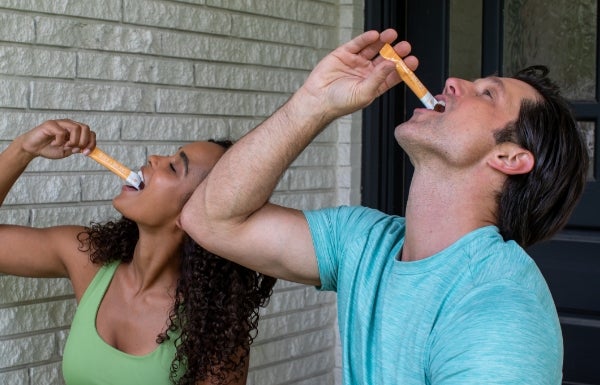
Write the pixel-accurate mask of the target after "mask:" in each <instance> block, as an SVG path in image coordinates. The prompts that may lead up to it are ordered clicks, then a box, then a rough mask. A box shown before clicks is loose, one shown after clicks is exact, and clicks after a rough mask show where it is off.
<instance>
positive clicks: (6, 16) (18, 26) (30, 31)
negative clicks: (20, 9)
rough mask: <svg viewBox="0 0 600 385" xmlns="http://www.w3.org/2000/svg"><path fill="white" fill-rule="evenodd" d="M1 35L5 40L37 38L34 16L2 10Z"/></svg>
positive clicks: (15, 40)
mask: <svg viewBox="0 0 600 385" xmlns="http://www.w3.org/2000/svg"><path fill="white" fill-rule="evenodd" d="M0 36H2V40H3V41H12V42H18V43H31V42H33V41H34V39H35V22H34V18H33V17H31V16H25V15H21V14H16V13H12V12H9V11H5V10H0Z"/></svg>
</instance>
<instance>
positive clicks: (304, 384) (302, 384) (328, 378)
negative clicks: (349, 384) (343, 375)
mask: <svg viewBox="0 0 600 385" xmlns="http://www.w3.org/2000/svg"><path fill="white" fill-rule="evenodd" d="M341 383H342V382H341V381H340V382H336V379H335V374H334V373H326V374H323V375H320V376H316V377H312V378H307V379H303V380H300V381H295V382H291V383H290V385H315V384H318V385H333V384H341Z"/></svg>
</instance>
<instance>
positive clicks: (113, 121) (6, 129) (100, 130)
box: [0, 111, 121, 141]
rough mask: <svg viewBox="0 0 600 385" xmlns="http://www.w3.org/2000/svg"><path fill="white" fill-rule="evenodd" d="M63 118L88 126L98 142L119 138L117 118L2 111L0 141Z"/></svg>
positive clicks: (95, 115)
mask: <svg viewBox="0 0 600 385" xmlns="http://www.w3.org/2000/svg"><path fill="white" fill-rule="evenodd" d="M65 118H70V119H73V120H75V121H78V122H81V123H84V124H87V125H89V126H90V128H91V129H92V130H94V131H96V134H97V139H98V140H99V141H100V140H116V139H118V138H119V135H120V131H121V128H120V125H121V118H120V117H118V116H116V117H111V116H106V115H98V114H94V113H85V114H81V113H79V112H72V113H64V112H63V113H58V114H57V113H55V112H46V113H38V112H12V111H3V112H2V114H0V140H13V139H14V138H16V137H17V136H18V135H20V134H22V133H25V132H26V131H29V130H30V129H32V128H34V127H36V126H38V125H40V124H41V123H43V122H44V121H46V120H51V119H65Z"/></svg>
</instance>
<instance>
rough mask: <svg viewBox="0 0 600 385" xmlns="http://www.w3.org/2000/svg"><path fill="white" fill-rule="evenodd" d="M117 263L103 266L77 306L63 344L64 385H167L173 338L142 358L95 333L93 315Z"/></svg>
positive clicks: (173, 353) (173, 354)
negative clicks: (116, 346) (123, 350)
mask: <svg viewBox="0 0 600 385" xmlns="http://www.w3.org/2000/svg"><path fill="white" fill-rule="evenodd" d="M118 266H119V262H115V263H111V264H109V265H106V266H103V267H102V268H101V269H100V270H99V271H98V273H97V274H96V276H95V277H94V279H93V280H92V282H91V283H90V286H89V287H88V288H87V289H86V291H85V293H84V294H83V297H82V298H81V301H80V303H79V305H78V307H77V311H76V313H75V317H74V318H73V322H72V324H71V330H70V332H69V337H68V339H67V343H66V345H65V349H64V354H63V362H62V371H63V376H64V378H65V382H66V384H67V385H119V384H123V385H125V384H127V385H136V384H139V385H168V384H171V381H170V380H169V374H170V371H171V362H172V361H173V357H174V356H175V351H176V349H175V345H174V343H173V338H171V339H169V340H167V341H165V342H163V343H162V344H160V345H159V346H158V347H157V348H156V349H155V350H154V351H152V352H151V353H149V354H146V355H143V356H136V355H131V354H127V353H124V352H122V351H120V350H118V349H116V348H114V347H112V346H110V345H109V344H107V343H106V342H104V340H103V339H102V338H101V337H100V336H99V335H98V332H97V330H96V314H97V313H98V308H99V307H100V303H101V302H102V298H103V297H104V294H105V293H106V289H107V288H108V286H109V285H110V282H111V280H112V278H113V276H114V274H115V271H116V269H117V267H118Z"/></svg>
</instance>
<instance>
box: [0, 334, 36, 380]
mask: <svg viewBox="0 0 600 385" xmlns="http://www.w3.org/2000/svg"><path fill="white" fill-rule="evenodd" d="M4 343H6V342H2V343H0V345H1V344H4ZM0 384H4V385H30V382H29V373H27V370H26V369H19V370H12V371H8V372H0Z"/></svg>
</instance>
